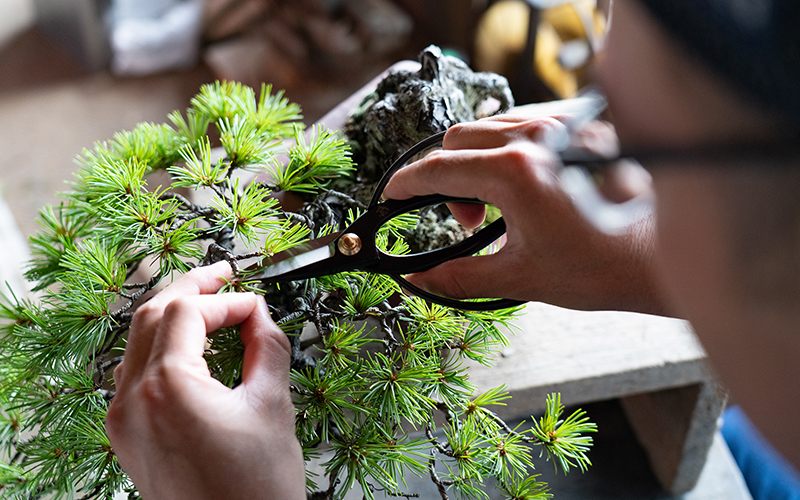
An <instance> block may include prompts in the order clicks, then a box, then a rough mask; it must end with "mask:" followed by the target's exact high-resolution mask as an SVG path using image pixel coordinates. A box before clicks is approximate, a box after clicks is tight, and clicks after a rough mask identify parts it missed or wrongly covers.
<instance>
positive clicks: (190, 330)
mask: <svg viewBox="0 0 800 500" xmlns="http://www.w3.org/2000/svg"><path fill="white" fill-rule="evenodd" d="M258 301H259V298H258V297H257V296H256V295H255V294H253V293H226V294H222V295H196V296H189V297H181V298H177V299H175V300H173V301H172V302H170V303H169V304H168V305H167V307H166V308H165V310H164V316H163V319H162V321H161V322H160V323H159V325H158V331H157V333H156V336H155V338H154V339H153V347H152V351H151V353H150V359H149V362H154V361H158V360H160V359H162V358H165V357H169V358H183V359H200V358H202V356H203V351H204V348H205V341H206V335H207V333H208V332H213V331H215V330H218V329H220V328H224V327H226V326H232V325H237V324H239V323H242V322H243V321H245V320H246V319H247V318H248V317H250V315H251V314H252V313H253V312H254V311H255V310H256V307H257V304H258Z"/></svg>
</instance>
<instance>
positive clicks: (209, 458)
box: [106, 263, 305, 500]
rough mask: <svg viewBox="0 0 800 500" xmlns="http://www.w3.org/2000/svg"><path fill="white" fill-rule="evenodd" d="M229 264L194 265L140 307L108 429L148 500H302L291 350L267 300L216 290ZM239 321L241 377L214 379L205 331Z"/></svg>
mask: <svg viewBox="0 0 800 500" xmlns="http://www.w3.org/2000/svg"><path fill="white" fill-rule="evenodd" d="M229 275H230V267H229V266H228V265H227V264H226V263H219V264H215V265H213V266H209V267H204V268H199V269H195V270H193V271H191V272H189V273H187V274H186V275H184V276H183V277H181V278H180V279H178V280H177V281H175V283H173V284H172V285H170V286H169V287H167V288H166V289H165V290H164V291H162V292H161V293H159V294H158V295H156V296H155V297H154V298H152V299H151V300H150V301H149V302H147V303H146V304H144V305H143V306H142V307H141V308H139V310H138V311H137V312H136V314H135V315H134V318H133V324H132V326H131V332H130V336H129V340H128V345H127V349H126V352H125V360H124V361H123V363H122V364H120V365H119V366H118V367H117V369H116V370H115V372H114V381H115V384H116V389H117V392H116V396H115V397H114V399H113V401H112V403H111V406H110V408H109V410H108V416H107V418H106V429H107V431H108V436H109V438H110V440H111V444H112V447H113V450H114V453H115V454H116V455H117V457H118V458H119V462H120V464H121V465H122V468H123V469H124V470H125V471H126V472H127V473H128V474H129V475H130V477H131V479H132V480H133V482H134V484H135V485H136V487H137V488H138V490H139V492H140V493H141V495H142V497H143V498H144V499H145V500H157V499H169V500H176V499H184V498H185V499H192V500H198V499H220V498H225V499H248V500H250V499H253V498H262V499H276V500H278V499H280V500H284V499H287V500H288V499H297V500H300V499H304V498H305V476H304V468H303V467H304V466H303V457H302V452H301V449H300V444H299V443H298V441H297V439H296V438H295V429H294V407H293V405H292V401H291V397H290V394H289V357H290V348H289V342H288V340H287V338H286V336H285V335H284V334H283V332H281V330H280V329H279V328H278V327H277V326H276V325H275V323H273V321H272V319H271V318H270V316H269V312H268V309H267V306H266V304H265V302H264V300H263V299H262V298H260V297H258V296H256V295H254V294H249V293H226V294H221V295H211V294H213V293H214V292H216V291H217V290H219V288H220V287H221V285H222V284H223V281H222V279H221V278H224V277H227V276H229ZM239 323H241V336H242V341H243V343H244V345H245V354H244V365H243V368H242V383H241V385H239V386H237V387H236V388H235V389H229V388H227V387H225V386H224V385H222V384H221V383H220V382H218V381H216V380H215V379H213V378H211V376H210V374H209V370H208V366H207V365H206V362H205V360H204V359H203V350H204V348H205V341H206V334H207V333H208V332H213V331H214V330H216V329H218V328H221V327H224V326H230V325H235V324H239Z"/></svg>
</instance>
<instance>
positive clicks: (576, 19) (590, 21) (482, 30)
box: [475, 0, 606, 98]
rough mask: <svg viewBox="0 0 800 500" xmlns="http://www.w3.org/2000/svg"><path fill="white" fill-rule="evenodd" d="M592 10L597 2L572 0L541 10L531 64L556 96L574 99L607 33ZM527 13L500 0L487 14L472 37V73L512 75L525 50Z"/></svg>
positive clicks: (510, 0) (517, 1)
mask: <svg viewBox="0 0 800 500" xmlns="http://www.w3.org/2000/svg"><path fill="white" fill-rule="evenodd" d="M595 6H596V1H595V0H574V1H571V2H567V3H563V4H561V5H558V6H555V7H550V8H546V9H542V10H541V16H540V22H539V26H538V27H537V30H536V52H535V54H534V58H533V61H530V64H532V65H533V66H534V69H535V73H536V75H537V76H538V77H539V78H540V79H541V80H542V81H543V82H544V83H545V84H546V85H547V86H548V87H549V88H550V89H551V90H552V91H553V92H554V93H555V94H556V95H557V96H558V97H562V98H564V97H571V96H573V95H575V93H576V92H577V91H578V89H579V88H580V87H581V86H582V85H583V83H584V75H583V73H584V72H583V71H582V70H583V68H584V67H585V62H586V61H588V59H589V56H590V55H591V53H592V46H593V45H594V44H595V40H596V39H597V37H599V36H601V35H602V33H604V31H605V24H606V23H605V17H604V16H603V15H602V14H599V13H597V12H596V8H595ZM530 9H531V7H530V6H529V5H528V4H527V3H526V2H524V1H521V0H502V1H500V2H497V3H495V4H494V5H492V6H491V7H490V8H489V9H488V10H487V11H486V13H485V14H484V16H483V17H482V18H481V21H480V23H479V24H478V29H477V32H476V34H475V69H477V70H479V71H493V72H495V73H500V74H505V75H510V74H513V72H514V68H515V67H516V65H519V64H520V62H519V58H520V56H521V55H522V53H523V52H524V50H525V44H526V42H527V37H528V23H529V20H530ZM587 28H588V29H587ZM587 31H588V32H589V33H587Z"/></svg>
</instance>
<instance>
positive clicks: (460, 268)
mask: <svg viewBox="0 0 800 500" xmlns="http://www.w3.org/2000/svg"><path fill="white" fill-rule="evenodd" d="M502 260H503V257H502V255H501V254H500V253H496V254H492V255H479V256H470V257H462V258H460V259H455V260H451V261H448V262H445V263H443V264H440V265H438V266H436V267H434V268H432V269H429V270H428V271H425V272H421V273H414V274H409V275H408V276H406V277H405V278H406V279H407V280H408V281H410V282H411V283H412V284H413V285H416V286H418V287H419V288H422V289H423V290H425V291H426V292H428V293H432V294H434V295H439V296H442V297H447V298H451V299H474V298H513V297H510V296H508V295H509V292H510V290H508V289H507V286H504V283H503V280H502V276H503V272H504V271H503V270H502V268H501V266H502Z"/></svg>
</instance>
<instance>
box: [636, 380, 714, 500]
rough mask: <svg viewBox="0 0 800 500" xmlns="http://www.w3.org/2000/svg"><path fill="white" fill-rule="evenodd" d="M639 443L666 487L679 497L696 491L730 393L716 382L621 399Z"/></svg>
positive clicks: (662, 484)
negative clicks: (725, 391)
mask: <svg viewBox="0 0 800 500" xmlns="http://www.w3.org/2000/svg"><path fill="white" fill-rule="evenodd" d="M621 403H622V407H623V409H624V410H625V414H626V415H627V417H628V421H629V423H630V424H631V428H632V429H633V431H634V433H635V434H636V437H637V438H638V440H639V443H640V444H641V445H642V447H643V448H644V449H645V452H646V453H647V455H648V458H649V460H650V466H651V468H652V469H653V472H654V473H655V475H656V477H657V478H658V481H659V483H661V486H663V487H664V489H665V490H667V491H669V492H670V493H672V494H674V495H679V494H682V493H686V492H688V491H690V490H692V489H693V488H694V487H695V485H696V484H697V480H698V478H699V477H700V472H701V471H702V470H703V466H704V464H705V462H706V458H707V456H708V451H709V449H710V447H711V445H712V442H713V439H714V433H715V432H716V430H717V419H718V418H719V416H720V414H721V413H722V410H723V408H724V407H725V393H724V391H722V389H721V388H720V387H719V386H718V385H717V384H716V383H715V382H714V381H713V380H709V381H706V382H702V383H699V384H693V385H689V386H686V387H678V388H675V389H665V390H662V391H657V392H650V393H644V394H636V395H632V396H627V397H624V398H622V399H621Z"/></svg>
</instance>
